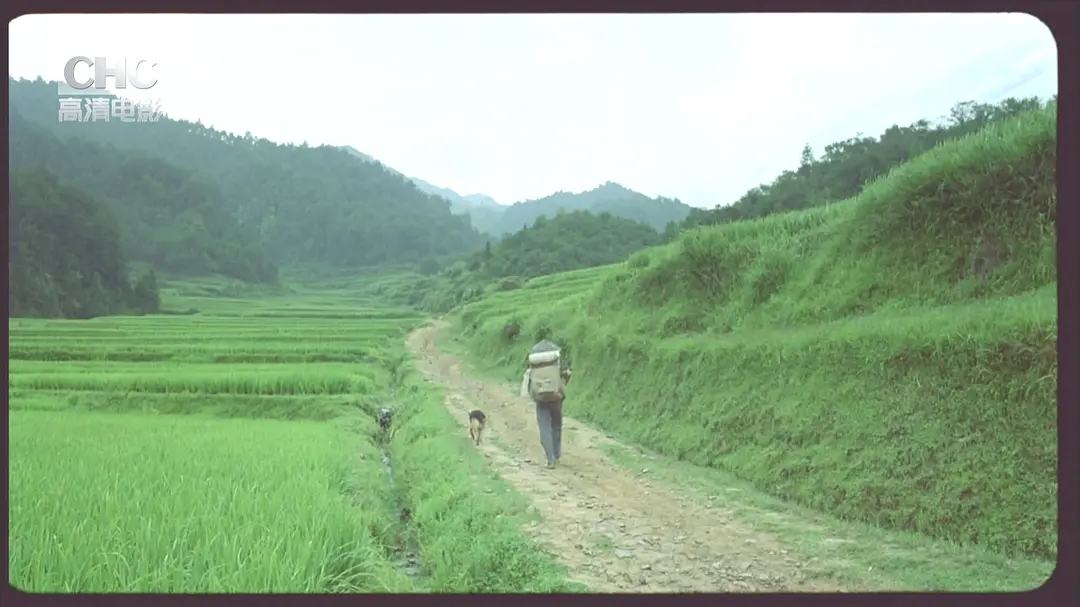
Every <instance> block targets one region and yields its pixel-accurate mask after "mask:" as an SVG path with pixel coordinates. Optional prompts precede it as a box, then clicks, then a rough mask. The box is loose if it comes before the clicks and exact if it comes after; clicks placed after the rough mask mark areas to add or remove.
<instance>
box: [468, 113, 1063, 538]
mask: <svg viewBox="0 0 1080 607" xmlns="http://www.w3.org/2000/svg"><path fill="white" fill-rule="evenodd" d="M1056 111H1057V108H1056V103H1055V104H1051V105H1050V106H1049V107H1048V108H1045V109H1037V110H1031V111H1027V112H1024V113H1021V114H1020V115H1018V116H1015V117H1013V118H1010V119H1006V120H1003V121H1000V122H997V123H994V124H992V125H990V126H989V127H987V128H984V129H983V130H981V131H978V132H976V133H974V134H971V135H969V136H966V137H964V138H962V139H958V140H950V141H946V142H944V143H942V144H940V145H938V146H937V147H935V148H933V149H932V150H930V151H928V152H927V153H925V154H922V155H920V156H918V157H915V158H913V159H912V160H911V161H910V162H907V163H905V164H903V165H900V166H898V167H896V168H894V169H893V170H891V171H890V172H889V173H888V175H886V176H885V177H883V178H882V179H879V180H877V181H875V182H873V183H872V184H870V185H868V186H867V187H866V188H865V189H863V190H862V191H861V193H860V194H859V195H858V196H857V197H855V198H851V199H848V200H844V201H842V202H838V203H835V204H831V205H827V206H823V207H819V208H815V209H812V210H804V211H798V212H792V213H784V214H776V215H772V216H770V217H767V218H764V219H758V220H752V221H737V222H734V223H727V224H723V225H720V226H716V227H707V228H698V229H694V230H689V231H687V232H684V233H683V234H682V235H680V237H679V238H678V239H677V240H676V241H675V242H672V243H671V244H669V245H666V246H663V247H658V248H653V249H648V250H644V251H641V252H638V253H636V254H635V255H633V256H631V257H630V259H629V260H627V261H626V262H625V263H619V264H615V265H611V266H607V267H602V268H593V269H590V270H584V271H578V272H573V273H568V274H559V275H553V276H545V277H543V278H541V279H535V280H533V281H530V282H529V284H527V285H526V286H525V287H524V288H522V289H519V290H515V291H511V292H503V293H497V294H492V295H490V296H488V297H485V298H484V299H482V300H480V301H477V302H474V303H471V304H468V305H466V306H464V307H463V308H462V309H461V310H460V311H458V312H457V313H456V314H455V316H456V317H457V319H458V321H459V324H460V334H459V339H461V340H463V341H464V343H465V344H466V345H467V346H468V347H469V348H470V350H471V351H472V352H473V353H474V355H476V356H477V358H478V359H479V360H481V361H483V362H486V363H487V364H489V365H493V366H494V367H496V368H498V369H499V370H500V372H501V373H503V374H504V375H505V377H506V378H507V379H513V378H515V377H518V374H519V373H520V369H519V364H520V356H521V351H522V349H523V348H525V347H527V346H528V345H529V344H530V343H532V342H533V341H534V340H537V339H540V338H543V337H549V336H550V337H552V338H554V339H555V340H556V341H559V342H562V343H564V344H565V345H566V348H567V351H568V355H569V357H570V359H571V362H572V363H573V365H574V368H575V380H574V384H573V385H572V386H571V388H570V396H569V399H568V400H567V405H566V406H567V411H568V414H570V415H572V416H576V417H579V418H582V419H584V420H588V421H591V422H594V423H596V424H598V425H600V426H602V427H604V428H606V429H608V430H609V431H612V432H613V433H615V434H617V435H620V436H622V437H624V438H628V439H632V440H635V441H638V442H640V443H641V444H644V445H646V446H649V447H651V448H653V449H655V450H657V451H659V452H661V453H664V454H669V455H673V456H677V457H679V458H682V459H685V460H688V461H691V462H694V463H698V464H703V465H708V466H712V467H717V468H721V469H724V470H726V471H728V472H730V473H732V474H734V475H735V476H738V477H740V478H742V479H743V480H746V481H749V482H751V483H753V484H754V485H756V486H758V487H759V488H762V489H765V490H768V491H769V492H771V493H772V494H774V495H776V496H779V497H781V498H784V499H790V500H793V501H795V502H798V503H800V504H803V505H808V506H812V507H814V508H816V509H819V510H822V511H826V512H829V513H832V514H835V515H839V516H841V517H845V518H848V519H854V520H860V521H865V522H871V523H874V524H878V525H881V526H884V527H887V528H894V529H904V530H911V531H917V532H921V533H924V534H927V535H930V536H935V537H939V538H945V539H949V540H953V541H956V542H959V543H972V544H980V545H983V546H986V547H988V548H991V549H994V550H998V551H1000V552H1003V553H1010V554H1026V555H1031V556H1035V557H1039V558H1046V559H1053V558H1054V557H1055V555H1056V538H1057V535H1056V533H1057V516H1056V508H1057V444H1056V438H1057V420H1056V406H1055V404H1056V384H1057V381H1056V380H1057V350H1056V347H1057V344H1056V338H1057V337H1056V334H1057V301H1056V263H1055V248H1056V239H1055V230H1054V226H1055V219H1056V212H1055V210H1056V186H1055V150H1056ZM511 329H514V330H511ZM515 335H517V337H516V338H515V337H514V336H515Z"/></svg>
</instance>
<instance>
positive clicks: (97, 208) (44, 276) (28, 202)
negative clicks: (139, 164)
mask: <svg viewBox="0 0 1080 607" xmlns="http://www.w3.org/2000/svg"><path fill="white" fill-rule="evenodd" d="M8 194H9V213H10V215H9V226H10V231H9V240H8V258H9V265H8V268H9V271H10V275H9V278H8V310H9V315H10V316H59V317H68V318H91V317H94V316H102V315H107V314H118V313H127V312H135V313H150V312H156V311H158V308H159V307H160V299H159V296H158V292H157V283H156V278H155V277H154V276H153V274H152V273H150V274H147V275H144V276H143V277H141V278H140V279H139V280H138V281H137V282H136V284H135V285H134V286H132V285H131V284H130V283H129V282H128V279H127V275H126V273H125V259H124V255H123V252H122V251H121V246H120V229H119V226H118V224H117V221H116V218H115V217H113V216H112V214H111V213H110V212H109V210H108V209H107V208H106V207H105V205H103V204H102V203H101V202H99V201H98V200H96V199H95V198H94V197H93V196H91V195H90V194H88V193H86V192H85V191H83V190H81V189H79V188H76V187H74V186H71V185H66V184H62V183H61V182H60V180H59V179H57V177H56V175H53V174H52V173H50V172H49V171H47V170H45V169H42V168H33V169H24V170H13V171H11V173H10V183H9V190H8Z"/></svg>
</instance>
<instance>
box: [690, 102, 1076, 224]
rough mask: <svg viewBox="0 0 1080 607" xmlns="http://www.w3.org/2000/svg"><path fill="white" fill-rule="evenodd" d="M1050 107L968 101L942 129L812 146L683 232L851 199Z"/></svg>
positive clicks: (926, 124) (922, 126) (924, 127)
mask: <svg viewBox="0 0 1080 607" xmlns="http://www.w3.org/2000/svg"><path fill="white" fill-rule="evenodd" d="M1056 98H1057V96H1056V95H1055V96H1054V99H1055V100H1056ZM1044 105H1045V102H1043V101H1041V100H1040V99H1039V98H1037V97H1032V98H1027V99H1014V98H1008V99H1005V100H1003V101H1001V102H1000V103H997V104H993V105H991V104H983V103H976V102H974V101H965V102H962V103H958V104H956V105H955V106H953V108H952V110H951V111H950V112H949V115H948V116H947V117H946V118H945V119H944V120H943V121H941V122H940V123H938V124H936V125H935V124H931V122H930V121H929V120H919V121H918V122H915V123H913V124H910V125H908V126H904V127H901V126H897V125H893V126H891V127H889V128H888V129H886V130H885V132H884V133H882V134H881V135H880V136H879V137H876V138H875V137H865V136H863V135H862V134H861V133H860V134H858V135H856V136H855V137H851V138H850V139H847V140H844V141H838V142H836V143H833V144H830V145H827V146H825V149H824V153H823V154H821V155H815V154H814V151H813V150H812V149H811V148H810V146H809V145H807V146H805V147H803V150H802V154H801V156H800V161H799V167H798V168H797V169H794V170H788V171H784V172H783V173H781V174H780V175H779V176H777V178H776V179H775V180H773V182H772V183H769V184H762V185H760V186H758V187H755V188H753V189H751V190H750V191H748V192H747V193H746V194H744V195H743V196H742V197H741V198H739V200H737V201H735V202H734V203H731V204H729V205H725V206H719V205H718V206H716V207H715V208H714V209H711V210H702V209H693V210H692V211H691V212H690V214H689V215H688V216H687V217H686V220H685V221H684V222H683V224H682V226H681V227H683V228H687V227H693V226H697V225H709V224H715V223H722V222H728V221H736V220H739V219H752V218H756V217H764V216H766V215H771V214H773V213H780V212H783V211H791V210H795V209H805V208H808V207H814V206H818V205H822V204H825V203H827V202H835V201H840V200H844V199H846V198H850V197H852V196H854V195H855V194H858V193H859V192H860V191H862V188H863V186H864V185H866V184H867V183H868V182H870V181H873V180H874V179H877V178H878V177H881V176H883V175H885V174H886V173H888V172H889V171H890V170H891V169H892V168H893V167H896V166H899V165H900V164H902V163H904V162H907V161H908V160H910V159H911V158H914V157H915V156H918V155H919V154H921V153H923V152H925V151H927V150H929V149H931V148H933V147H934V146H936V145H937V144H939V143H941V142H943V141H945V140H948V139H954V138H957V137H962V136H964V135H969V134H971V133H974V132H976V131H978V130H980V129H982V128H983V127H985V126H986V125H988V124H990V123H992V122H996V121H999V120H1002V119H1004V118H1007V117H1010V116H1015V115H1017V114H1019V113H1021V112H1023V111H1026V110H1029V109H1032V108H1038V107H1042V106H1044Z"/></svg>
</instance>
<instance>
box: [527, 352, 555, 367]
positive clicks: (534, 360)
mask: <svg viewBox="0 0 1080 607" xmlns="http://www.w3.org/2000/svg"><path fill="white" fill-rule="evenodd" d="M557 360H559V351H558V350H548V351H546V352H531V353H529V365H530V366H536V365H550V364H551V363H553V362H555V361H557Z"/></svg>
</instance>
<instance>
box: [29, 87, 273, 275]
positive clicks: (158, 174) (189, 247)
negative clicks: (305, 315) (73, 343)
mask: <svg viewBox="0 0 1080 607" xmlns="http://www.w3.org/2000/svg"><path fill="white" fill-rule="evenodd" d="M125 126H134V125H125ZM138 126H139V127H143V126H146V125H138ZM150 128H153V127H150ZM8 166H9V167H10V168H12V169H19V168H43V169H47V170H48V171H49V172H51V173H53V174H55V175H56V176H58V177H60V178H61V179H63V180H65V181H69V182H72V183H76V184H78V185H79V187H80V188H81V189H82V190H84V191H86V192H91V193H93V195H94V196H95V197H97V198H99V199H100V203H101V204H104V205H105V206H106V207H107V209H108V213H109V215H110V216H111V217H112V218H113V219H111V220H110V221H115V222H116V223H117V227H118V229H119V233H118V238H119V240H118V243H117V244H118V245H119V246H121V247H122V249H123V253H124V257H125V258H126V259H128V260H132V261H143V262H146V263H149V264H151V265H153V266H154V267H155V268H157V269H158V270H161V271H163V272H168V273H171V274H179V275H209V274H224V275H226V276H232V277H235V278H239V279H241V280H246V281H252V282H265V283H272V282H276V281H277V268H276V267H274V265H273V264H272V263H270V262H269V261H267V259H266V256H265V255H264V253H263V249H262V247H261V246H260V244H259V243H258V237H257V234H255V233H254V232H253V231H252V230H251V229H245V227H242V226H241V225H239V223H238V222H237V220H236V218H235V217H233V215H232V214H231V213H230V212H229V210H228V208H227V207H226V204H225V200H224V196H223V195H222V193H221V191H220V190H219V189H218V188H217V187H216V186H215V185H214V184H213V183H210V182H208V181H207V180H206V179H204V178H202V177H200V176H199V175H196V174H194V173H192V172H191V171H187V170H184V169H181V168H178V167H176V166H174V165H171V164H169V163H168V162H165V161H163V160H161V159H159V158H156V157H153V156H150V155H147V154H144V153H140V152H137V151H125V150H119V149H117V148H115V147H114V146H111V145H102V144H99V143H95V142H93V141H90V140H87V139H83V138H81V137H69V138H66V139H63V140H62V139H60V138H58V137H56V136H54V135H53V134H52V133H50V132H49V131H48V130H46V129H44V128H42V127H39V126H36V125H32V124H29V123H28V122H27V121H26V120H25V119H24V118H23V117H22V116H21V115H20V114H19V113H18V112H16V111H14V110H13V109H11V108H9V110H8ZM88 204H89V203H88ZM93 204H98V203H97V202H95V203H93ZM12 225H13V226H14V224H12ZM56 242H58V243H64V242H66V240H59V241H56Z"/></svg>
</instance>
